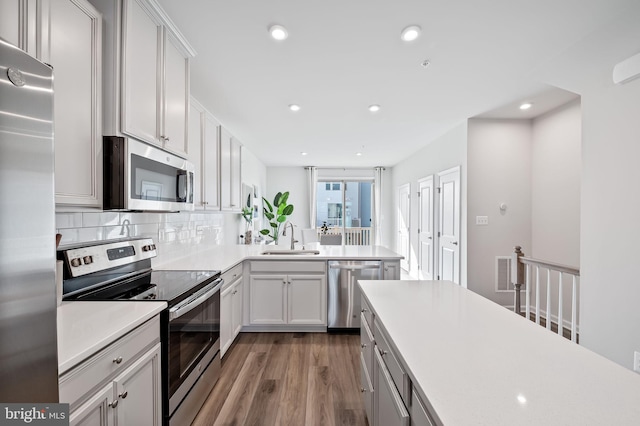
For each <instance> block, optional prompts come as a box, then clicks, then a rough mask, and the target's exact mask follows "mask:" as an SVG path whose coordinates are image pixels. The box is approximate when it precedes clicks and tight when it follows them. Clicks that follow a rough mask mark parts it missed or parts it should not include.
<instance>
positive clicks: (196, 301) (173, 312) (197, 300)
mask: <svg viewBox="0 0 640 426" xmlns="http://www.w3.org/2000/svg"><path fill="white" fill-rule="evenodd" d="M216 283H217V284H216ZM223 283H224V281H223V280H222V279H219V280H217V281H215V282H214V284H215V286H214V287H213V288H211V289H210V290H206V291H205V292H204V293H202V292H200V293H196V294H194V295H193V296H192V297H193V298H192V299H187V300H186V301H185V302H183V303H181V304H180V305H178V306H174V307H173V308H171V309H169V321H171V320H174V319H176V318H179V317H181V316H182V315H184V314H186V313H187V312H189V311H191V310H192V309H195V308H197V307H198V306H200V304H202V302H204V301H205V300H207V299H209V298H210V297H211V296H213V295H214V294H216V292H218V291H220V288H221V287H222V284H223Z"/></svg>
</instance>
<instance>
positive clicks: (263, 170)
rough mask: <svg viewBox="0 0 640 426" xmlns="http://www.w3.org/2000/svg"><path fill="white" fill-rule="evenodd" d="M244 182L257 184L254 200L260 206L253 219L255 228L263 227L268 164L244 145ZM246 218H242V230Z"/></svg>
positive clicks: (252, 184)
mask: <svg viewBox="0 0 640 426" xmlns="http://www.w3.org/2000/svg"><path fill="white" fill-rule="evenodd" d="M241 161H242V164H241V167H240V169H241V173H242V183H243V184H245V185H250V186H255V187H256V188H257V189H258V193H257V195H258V199H257V200H254V203H253V204H254V205H257V206H258V210H259V211H258V217H257V218H254V219H253V228H254V229H257V230H259V229H261V228H262V225H263V216H262V194H263V193H264V191H265V190H266V189H267V166H265V165H264V164H263V163H262V161H260V160H259V159H258V157H256V156H255V155H254V154H253V153H252V152H251V151H249V150H248V149H246V148H245V147H244V146H243V147H242V157H241ZM244 227H245V224H244V219H242V220H240V229H239V230H240V231H244Z"/></svg>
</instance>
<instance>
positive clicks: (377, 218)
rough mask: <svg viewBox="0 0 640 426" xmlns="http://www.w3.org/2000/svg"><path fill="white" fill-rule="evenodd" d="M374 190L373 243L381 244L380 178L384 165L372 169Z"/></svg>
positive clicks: (381, 177) (382, 175)
mask: <svg viewBox="0 0 640 426" xmlns="http://www.w3.org/2000/svg"><path fill="white" fill-rule="evenodd" d="M374 172H375V173H374V192H373V220H374V231H373V232H374V244H375V245H377V246H381V245H382V180H383V177H384V167H376V168H375V169H374Z"/></svg>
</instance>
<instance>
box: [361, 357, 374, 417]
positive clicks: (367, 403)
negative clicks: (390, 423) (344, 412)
mask: <svg viewBox="0 0 640 426" xmlns="http://www.w3.org/2000/svg"><path fill="white" fill-rule="evenodd" d="M372 372H373V370H368V371H367V367H366V365H365V362H364V358H363V357H362V354H360V392H361V393H362V401H363V402H364V410H365V412H366V413H367V419H369V424H370V425H374V424H375V423H374V422H373V381H372V380H371V379H372V377H373V376H371V373H372Z"/></svg>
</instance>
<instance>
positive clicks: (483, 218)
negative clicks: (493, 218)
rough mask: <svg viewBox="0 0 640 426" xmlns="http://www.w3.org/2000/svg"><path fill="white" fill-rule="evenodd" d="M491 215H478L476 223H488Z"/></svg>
mask: <svg viewBox="0 0 640 426" xmlns="http://www.w3.org/2000/svg"><path fill="white" fill-rule="evenodd" d="M488 224H489V216H476V225H488Z"/></svg>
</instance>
